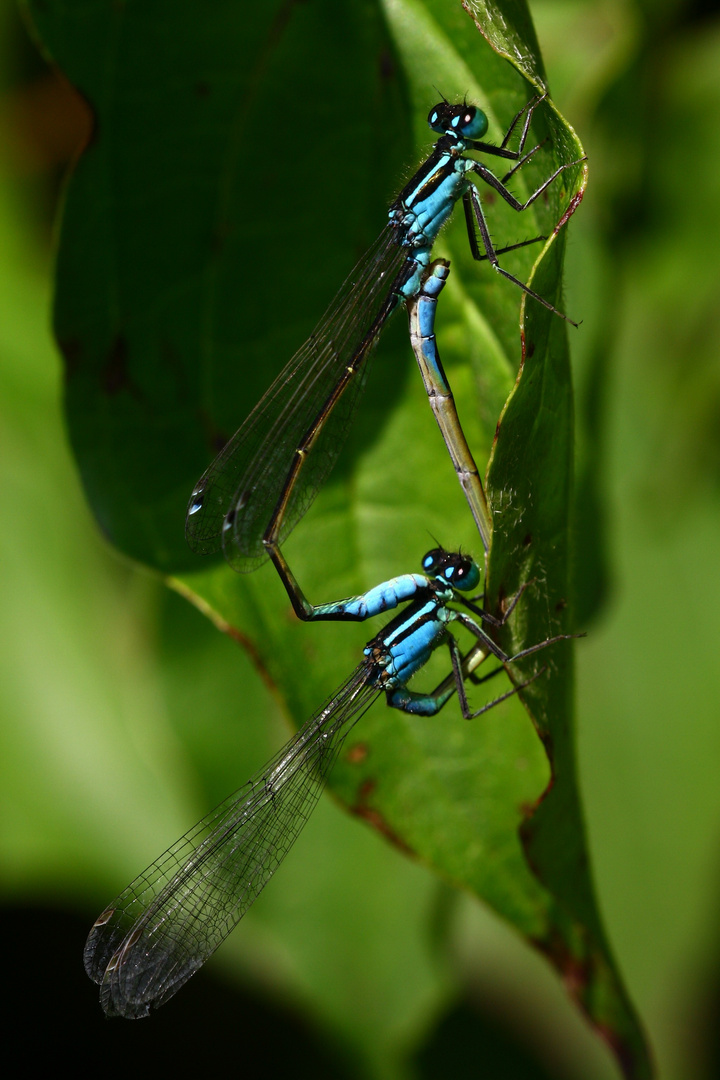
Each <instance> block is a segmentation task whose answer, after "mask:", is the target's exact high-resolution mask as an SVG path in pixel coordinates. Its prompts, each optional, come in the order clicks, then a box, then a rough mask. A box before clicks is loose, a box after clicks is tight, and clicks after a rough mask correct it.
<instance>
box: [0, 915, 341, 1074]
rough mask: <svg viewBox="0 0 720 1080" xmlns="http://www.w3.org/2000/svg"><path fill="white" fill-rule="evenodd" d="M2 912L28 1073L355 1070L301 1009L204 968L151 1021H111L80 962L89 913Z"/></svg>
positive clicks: (9, 1024) (14, 1036) (12, 1030)
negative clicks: (310, 1026) (222, 979)
mask: <svg viewBox="0 0 720 1080" xmlns="http://www.w3.org/2000/svg"><path fill="white" fill-rule="evenodd" d="M2 919H3V925H4V926H5V928H6V933H5V940H4V949H3V951H4V954H5V955H4V965H3V966H4V971H5V978H4V982H5V986H6V988H7V987H10V986H11V987H12V992H11V993H7V991H6V995H5V1005H4V1007H3V1018H4V1020H5V1023H6V1030H7V1032H8V1034H9V1037H10V1039H11V1042H12V1044H13V1045H14V1046H15V1047H17V1048H18V1050H17V1053H18V1055H19V1056H18V1057H16V1059H15V1060H16V1064H17V1063H19V1062H20V1061H22V1072H23V1074H24V1075H31V1074H33V1073H35V1069H36V1068H37V1069H40V1067H41V1066H42V1067H43V1070H44V1067H45V1063H47V1062H49V1061H52V1062H53V1071H55V1069H59V1068H60V1067H61V1066H62V1065H65V1066H69V1067H71V1068H72V1069H73V1075H75V1076H80V1075H95V1074H101V1075H103V1076H104V1077H127V1076H134V1077H138V1078H142V1077H145V1076H153V1077H155V1076H158V1075H159V1076H189V1075H194V1076H220V1075H224V1074H226V1073H227V1074H228V1075H247V1074H255V1075H260V1076H262V1077H263V1080H272V1078H274V1077H286V1076H292V1077H293V1080H305V1078H307V1080H310V1078H313V1080H318V1078H320V1077H323V1078H324V1077H327V1078H328V1080H348V1078H350V1077H351V1076H353V1075H354V1074H353V1073H352V1072H351V1071H350V1070H349V1068H347V1067H346V1066H345V1065H344V1064H343V1063H342V1062H341V1061H340V1060H339V1055H338V1056H335V1055H334V1054H333V1052H332V1049H330V1048H328V1047H327V1046H323V1045H322V1042H321V1040H320V1039H319V1038H318V1037H316V1036H315V1035H313V1034H312V1033H311V1032H310V1031H309V1030H308V1025H307V1023H306V1022H305V1021H304V1020H303V1018H302V1016H300V1015H299V1014H296V1013H293V1012H292V1011H291V1010H289V1009H286V1008H283V1007H282V1006H279V1005H277V1004H276V1003H272V1002H269V1001H264V1000H263V999H262V998H261V997H258V996H251V995H250V994H248V993H246V992H244V991H243V990H242V989H239V988H237V987H232V986H230V985H226V984H223V983H221V982H219V981H217V980H216V979H214V978H213V977H212V976H211V975H208V974H206V973H205V972H200V973H199V974H198V975H196V976H195V977H194V978H193V979H191V980H190V982H189V983H188V985H187V986H186V987H184V989H183V990H182V993H180V994H179V995H178V996H177V997H176V998H174V999H173V1001H172V1002H171V1003H170V1004H169V1005H167V1006H165V1007H164V1008H162V1009H160V1010H159V1011H158V1012H157V1013H155V1014H154V1015H153V1016H152V1017H150V1018H149V1019H147V1020H139V1021H126V1020H106V1019H105V1017H104V1016H103V1014H102V1012H101V1010H100V1006H99V1003H98V988H97V986H95V984H94V983H92V982H91V981H90V980H89V979H88V978H87V976H86V975H85V972H84V970H83V966H82V950H83V945H84V942H85V937H86V935H87V931H88V929H89V920H87V921H86V920H84V919H82V918H80V917H78V916H76V915H71V914H68V913H67V912H58V911H49V910H46V909H28V908H4V909H3V915H2ZM9 927H12V932H11V933H8V932H7V930H8V928H9ZM86 1070H87V1072H86Z"/></svg>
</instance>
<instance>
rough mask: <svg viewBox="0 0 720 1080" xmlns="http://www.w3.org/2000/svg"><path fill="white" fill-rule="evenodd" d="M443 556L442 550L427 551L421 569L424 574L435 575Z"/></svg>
mask: <svg viewBox="0 0 720 1080" xmlns="http://www.w3.org/2000/svg"><path fill="white" fill-rule="evenodd" d="M444 555H445V552H444V551H443V549H442V548H433V549H432V551H428V553H427V555H424V556H423V561H422V568H423V570H424V571H425V573H426V574H431V575H432V574H436V573H437V572H438V567H439V566H440V563H441V562H442V559H443V556H444Z"/></svg>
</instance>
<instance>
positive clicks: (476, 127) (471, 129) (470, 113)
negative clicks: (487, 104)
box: [457, 105, 488, 139]
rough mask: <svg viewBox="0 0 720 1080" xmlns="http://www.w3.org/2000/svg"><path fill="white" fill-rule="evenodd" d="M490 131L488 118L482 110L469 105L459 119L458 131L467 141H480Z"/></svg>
mask: <svg viewBox="0 0 720 1080" xmlns="http://www.w3.org/2000/svg"><path fill="white" fill-rule="evenodd" d="M487 129H488V118H487V116H486V115H485V113H484V112H483V111H482V109H478V108H476V106H475V105H469V106H468V107H467V108H464V109H463V112H462V114H461V115H460V116H459V117H458V125H457V130H458V131H460V133H461V134H462V135H463V136H464V137H465V138H466V139H479V138H481V137H482V136H483V135H484V134H485V132H486V131H487Z"/></svg>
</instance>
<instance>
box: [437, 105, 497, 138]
mask: <svg viewBox="0 0 720 1080" xmlns="http://www.w3.org/2000/svg"><path fill="white" fill-rule="evenodd" d="M428 124H429V125H430V127H431V128H432V129H433V131H437V132H438V133H439V134H440V135H445V134H450V135H459V136H460V137H461V138H462V139H480V138H482V136H483V135H484V134H485V132H486V131H487V129H488V118H487V116H486V115H485V113H484V112H483V111H482V109H478V108H477V106H476V105H467V104H466V103H465V102H463V103H462V105H451V104H450V102H449V101H441V102H440V103H439V104H438V105H433V107H432V109H431V110H430V112H429V113H428Z"/></svg>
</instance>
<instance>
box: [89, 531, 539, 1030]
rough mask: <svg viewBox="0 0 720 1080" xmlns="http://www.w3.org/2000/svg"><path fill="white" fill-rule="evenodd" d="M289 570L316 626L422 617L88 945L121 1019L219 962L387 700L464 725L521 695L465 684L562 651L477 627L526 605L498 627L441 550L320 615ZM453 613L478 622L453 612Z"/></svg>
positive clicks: (138, 887) (202, 826)
mask: <svg viewBox="0 0 720 1080" xmlns="http://www.w3.org/2000/svg"><path fill="white" fill-rule="evenodd" d="M282 565H283V567H284V569H285V578H284V580H285V583H286V586H287V587H288V592H289V594H290V596H291V599H293V603H294V604H295V605H296V610H298V613H302V615H303V617H304V618H311V619H341V620H352V621H362V620H364V619H367V618H370V617H372V616H373V615H377V614H379V613H381V612H383V611H387V610H390V609H391V608H395V607H397V606H398V605H399V604H402V603H405V602H409V606H408V607H407V608H406V609H405V611H404V612H402V613H401V614H398V615H396V617H395V618H394V619H393V620H392V621H391V622H390V623H388V625H387V626H385V627H384V628H383V630H382V631H381V632H380V633H379V634H378V635H377V636H376V637H374V638H373V639H372V640H371V641H369V642H368V644H367V645H366V646H365V651H364V655H363V659H362V661H361V663H360V664H359V665H358V667H357V668H356V669H355V670H354V671H353V673H352V674H351V675H350V677H349V678H348V679H347V680H346V682H345V683H344V684H343V685H342V686H341V687H340V689H339V690H337V691H336V693H335V694H333V695H332V697H331V698H330V699H329V700H328V701H327V702H326V703H325V704H324V705H323V706H322V707H321V708H320V709H319V710H318V711H317V712H316V713H315V714H314V715H313V716H312V717H311V718H310V720H308V721H307V723H306V724H305V726H304V727H303V728H301V729H300V731H298V733H297V734H296V735H294V736H293V737H292V738H291V739H290V741H289V742H288V743H287V744H286V745H285V746H284V747H283V748H282V750H280V751H279V752H278V753H277V754H276V755H275V757H273V758H272V760H271V761H270V762H269V763H268V764H267V765H266V766H265V768H263V769H262V770H261V771H260V772H259V773H258V774H257V775H256V776H254V777H253V778H252V779H251V780H249V781H248V783H247V784H245V786H244V787H242V788H240V789H239V790H238V791H236V792H235V793H234V794H233V795H230V796H229V797H228V798H227V799H226V800H225V801H224V802H223V803H221V804H220V806H218V807H216V809H215V810H213V811H212V812H211V813H210V814H208V815H207V816H206V817H204V818H203V819H202V821H200V822H199V823H198V824H197V825H195V826H194V828H192V829H190V831H189V832H188V833H186V834H185V836H183V837H181V839H180V840H178V841H177V843H175V844H173V846H172V847H171V848H169V849H168V850H167V851H166V852H165V853H164V855H161V856H160V858H159V859H158V860H157V861H156V862H154V863H153V864H152V865H151V866H150V867H148V869H147V870H145V871H144V873H142V874H141V875H140V876H139V877H138V878H136V879H135V881H133V882H132V884H131V885H129V886H128V887H127V889H125V891H124V892H123V893H121V894H120V896H119V897H118V898H117V899H116V900H115V901H113V903H112V904H111V905H110V906H109V907H108V908H107V909H106V910H105V911H104V912H103V913H102V915H101V916H100V917H99V919H98V920H97V922H96V923H95V925H94V926H93V928H92V930H91V931H90V935H89V937H88V940H87V944H86V946H85V969H86V971H87V973H88V975H89V976H90V977H91V978H92V979H93V980H94V981H95V982H97V983H99V984H100V986H101V990H100V1000H101V1003H102V1006H103V1008H104V1010H105V1012H106V1013H107V1014H108V1016H124V1017H128V1018H136V1017H142V1016H147V1015H148V1014H149V1013H150V1011H151V1009H153V1008H157V1007H159V1006H160V1005H162V1004H164V1002H166V1001H167V1000H168V999H169V998H170V997H172V995H173V994H175V993H176V992H177V991H178V990H179V989H180V987H181V986H183V984H184V983H185V982H187V980H188V979H189V978H190V976H191V975H193V974H194V973H195V972H196V971H197V970H198V968H200V967H201V966H202V964H204V963H205V961H206V960H207V959H208V957H209V956H210V955H211V954H212V953H213V952H214V951H215V949H217V947H218V946H219V945H220V944H221V942H222V941H223V940H224V939H225V937H226V936H227V935H228V934H229V933H230V931H231V930H232V929H233V928H234V927H235V926H236V924H237V923H238V921H239V920H240V919H241V918H242V916H243V915H244V914H245V912H246V911H247V910H248V908H249V907H250V905H251V904H252V903H253V901H254V900H255V899H256V898H257V896H258V895H259V893H260V892H261V890H262V889H263V887H264V886H265V885H266V884H267V882H268V881H269V879H270V877H271V876H272V874H273V873H274V872H275V870H276V869H277V867H278V866H279V864H280V862H281V861H282V859H283V858H284V857H285V855H286V854H287V852H288V851H289V850H290V847H291V846H292V844H293V843H294V842H295V840H296V838H297V836H298V835H299V833H300V830H301V829H302V826H303V825H304V824H305V822H306V821H307V819H308V817H309V815H310V812H311V810H312V809H313V807H314V806H315V803H316V802H317V800H318V799H319V797H320V793H321V791H322V789H323V787H324V784H325V781H326V779H327V776H328V773H329V771H330V769H331V767H332V764H333V762H334V761H335V760H336V758H337V756H338V754H339V752H340V748H341V746H342V744H343V741H344V739H345V738H346V737H347V735H348V733H349V731H350V730H351V729H352V727H353V725H354V724H355V723H356V722H357V721H358V720H359V719H360V717H361V716H362V715H363V713H365V712H366V711H367V709H368V708H369V707H370V705H371V704H372V703H373V702H374V701H375V700H376V699H377V698H378V697H379V696H380V694H381V693H383V692H384V693H385V694H386V697H387V702H388V705H390V706H392V707H393V708H396V709H401V710H403V711H404V712H407V713H413V714H416V715H419V716H433V715H435V714H436V713H437V712H439V710H440V709H442V707H443V706H444V705H445V703H446V702H447V701H448V700H449V698H450V697H451V696H452V694H454V693H455V692H457V694H458V698H459V701H460V707H461V710H462V713H463V716H465V717H468V718H469V717H473V716H479V715H480V713H482V712H485V711H486V710H487V709H489V708H491V707H492V706H493V705H495V704H496V703H497V702H498V701H502V700H504V699H505V698H506V697H509V696H510V694H513V693H514V692H515V691H514V690H510V691H508V693H506V694H503V695H502V696H501V697H499V698H497V699H496V701H492V702H490V703H489V704H487V705H485V706H484V707H483V708H481V709H478V710H477V711H476V712H472V711H471V709H470V707H469V704H468V699H467V694H466V691H465V685H464V680H465V679H466V678H468V677H469V678H470V679H472V680H473V681H474V682H477V683H479V682H484V681H486V679H488V678H491V677H492V675H494V674H495V673H496V672H495V671H493V672H491V673H490V674H489V675H487V676H485V677H484V678H479V677H478V676H476V675H474V671H475V669H476V668H477V667H478V666H479V665H480V664H481V663H482V661H483V660H484V659H486V658H487V657H488V656H489V655H492V656H495V657H497V658H498V659H499V660H501V661H503V662H504V663H506V664H507V663H512V662H513V661H515V660H520V659H521V658H523V657H525V656H528V655H529V654H530V653H534V652H536V651H537V650H538V649H543V648H545V647H546V646H548V645H550V644H552V643H553V642H556V641H559V640H560V638H558V637H554V638H549V639H547V640H546V641H543V642H540V643H539V644H537V645H534V646H532V647H530V648H528V649H523V650H522V652H519V653H517V654H516V655H515V656H512V657H508V656H507V655H506V654H505V653H504V652H503V651H502V649H500V647H499V646H498V645H497V644H496V643H495V642H494V641H493V639H492V638H491V637H490V636H489V635H488V634H487V633H486V631H485V630H484V629H483V628H482V626H481V625H480V623H479V622H478V621H477V618H474V617H473V616H476V617H479V618H480V619H482V620H484V621H486V622H489V623H491V624H496V625H497V624H498V623H502V622H504V621H505V619H506V618H507V617H508V615H509V614H510V611H511V610H512V609H513V607H514V605H515V603H516V602H517V600H518V598H519V595H520V594H519V593H518V594H517V596H516V597H515V598H514V599H513V601H512V603H511V604H510V605H509V607H508V609H507V611H506V613H505V615H504V616H503V618H502V619H500V620H498V619H495V618H492V617H491V616H489V615H488V614H487V613H486V612H485V611H483V609H482V608H481V607H479V606H477V604H476V603H475V600H477V599H478V598H477V597H472V596H469V595H468V594H470V593H471V592H472V591H473V590H474V589H475V588H476V587H477V585H478V584H479V581H480V571H479V569H478V566H477V564H476V563H475V562H473V560H472V559H470V558H469V557H468V556H466V555H462V554H460V553H451V552H447V551H444V550H443V549H442V548H435V549H433V550H432V551H429V552H428V553H427V555H426V556H425V557H424V559H423V562H422V566H423V571H424V572H423V573H422V574H418V573H415V574H404V575H402V576H400V577H395V578H392V579H390V580H389V581H386V582H383V583H382V584H381V585H378V586H377V587H376V588H374V589H371V590H370V591H369V592H367V593H364V594H363V595H361V596H356V597H351V598H350V599H347V600H341V601H339V602H337V603H334V604H323V605H319V606H317V607H313V606H312V605H310V604H309V603H308V601H307V600H305V598H304V597H303V596H302V593H301V592H300V590H299V589H298V587H297V584H296V583H295V581H294V578H293V577H292V574H291V573H290V571H289V569H288V568H287V567H286V565H285V564H284V560H282ZM451 602H455V603H460V604H461V605H462V606H463V607H464V608H465V609H466V610H465V611H458V610H456V609H455V608H451V607H450V606H449V604H450V603H451ZM468 612H471V613H472V614H468ZM453 623H456V624H458V625H460V626H464V627H466V629H468V630H469V631H470V632H471V633H472V634H473V635H474V637H475V638H476V640H477V644H476V645H475V646H474V648H473V649H472V650H471V651H470V652H469V653H468V654H467V656H465V658H463V657H462V656H461V652H460V647H459V645H458V643H457V641H456V639H455V638H454V636H453V635H452V634H451V633H450V629H449V628H450V626H451V624H453ZM442 643H446V644H447V645H448V646H449V649H450V656H451V661H452V673H451V674H450V675H448V677H447V678H446V679H445V680H444V681H443V682H442V683H440V684H439V686H437V687H436V689H435V690H434V691H433V692H432V693H420V692H417V691H412V690H409V689H408V685H407V684H408V681H409V680H410V678H411V677H412V676H413V675H414V674H415V673H416V672H417V671H419V670H420V669H421V668H422V667H423V665H424V664H425V663H426V662H427V660H428V659H429V658H430V655H431V653H432V652H433V651H434V650H435V649H436V648H438V646H439V645H441V644H442ZM500 670H502V668H497V669H496V671H500ZM537 674H540V672H538V673H537ZM535 677H537V676H535ZM522 685H527V683H524V684H522ZM520 688H521V687H518V689H520Z"/></svg>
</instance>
